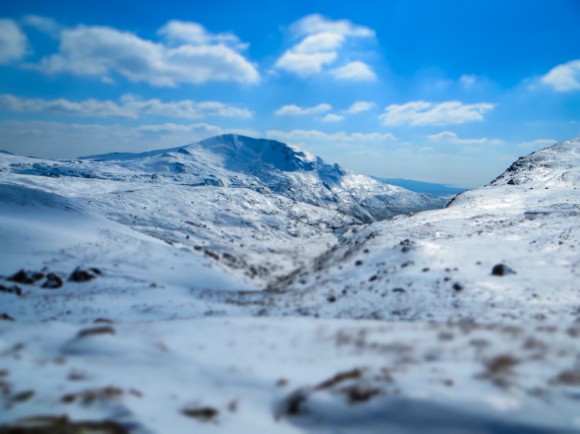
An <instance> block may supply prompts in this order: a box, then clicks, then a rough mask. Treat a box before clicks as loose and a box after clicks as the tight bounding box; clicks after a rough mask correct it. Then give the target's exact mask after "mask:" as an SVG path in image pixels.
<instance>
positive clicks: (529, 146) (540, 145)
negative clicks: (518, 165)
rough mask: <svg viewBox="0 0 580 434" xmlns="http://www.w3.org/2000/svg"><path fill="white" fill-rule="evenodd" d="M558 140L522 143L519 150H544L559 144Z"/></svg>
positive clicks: (538, 140)
mask: <svg viewBox="0 0 580 434" xmlns="http://www.w3.org/2000/svg"><path fill="white" fill-rule="evenodd" d="M557 142H558V141H557V140H556V139H536V140H532V141H529V142H524V143H520V144H519V145H518V147H519V148H524V149H534V150H536V149H543V148H546V147H548V146H552V145H553V144H555V143H557Z"/></svg>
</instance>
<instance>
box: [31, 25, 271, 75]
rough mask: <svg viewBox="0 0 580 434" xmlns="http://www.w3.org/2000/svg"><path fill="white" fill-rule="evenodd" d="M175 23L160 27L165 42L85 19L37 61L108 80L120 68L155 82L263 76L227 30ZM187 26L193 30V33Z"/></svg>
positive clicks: (50, 69) (122, 72)
mask: <svg viewBox="0 0 580 434" xmlns="http://www.w3.org/2000/svg"><path fill="white" fill-rule="evenodd" d="M172 23H173V24H172ZM176 23H177V22H170V23H169V24H168V25H167V26H164V27H162V28H161V30H160V31H159V32H160V34H161V35H162V36H164V37H165V38H166V43H163V42H153V41H149V40H146V39H142V38H140V37H138V36H136V35H134V34H133V33H130V32H122V31H119V30H117V29H113V28H110V27H99V26H84V25H80V26H77V27H74V28H70V29H65V30H63V31H62V32H61V35H60V47H59V52H58V53H56V54H53V55H51V56H48V57H45V58H44V59H42V61H41V63H40V65H37V66H36V67H37V68H39V69H40V70H41V71H43V72H46V73H60V72H68V73H72V74H75V75H87V76H97V77H100V78H104V79H105V80H107V79H111V75H112V74H116V75H120V76H122V77H125V78H126V79H128V80H130V81H133V82H145V83H149V84H151V85H154V86H177V85H178V84H181V83H193V84H202V83H206V82H208V81H235V82H240V83H256V82H258V81H259V79H260V76H259V73H258V71H257V69H256V67H255V66H254V65H253V64H251V63H250V62H249V61H248V60H247V59H246V58H245V57H244V56H242V55H241V54H240V53H239V52H238V50H237V49H238V48H239V43H238V42H236V44H234V45H235V47H232V46H229V45H226V43H225V40H224V39H228V37H226V36H224V34H218V35H212V34H209V33H207V32H205V30H204V29H203V27H201V26H199V25H196V24H195V23H189V24H191V25H192V26H190V27H188V26H187V24H188V23H184V22H178V23H179V24H176ZM195 26H197V28H198V30H199V32H198V33H199V34H198V38H197V39H195V38H194V37H193V36H192V35H191V33H194V32H193V31H192V28H193V27H195ZM186 30H190V34H189V36H188V35H187V34H186V33H187V32H186ZM226 35H227V34H226ZM231 37H233V35H231ZM185 39H188V41H187V42H184V40H185ZM230 39H231V38H230ZM220 40H221V42H220ZM194 42H195V43H194ZM229 42H232V41H231V40H230V41H229Z"/></svg>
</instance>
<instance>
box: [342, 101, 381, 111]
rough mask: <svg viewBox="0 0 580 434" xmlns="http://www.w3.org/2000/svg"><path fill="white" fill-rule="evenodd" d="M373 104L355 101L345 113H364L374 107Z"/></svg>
mask: <svg viewBox="0 0 580 434" xmlns="http://www.w3.org/2000/svg"><path fill="white" fill-rule="evenodd" d="M375 105H376V104H375V103H374V102H371V101H357V102H355V103H353V104H352V105H351V106H350V107H349V108H348V109H347V110H346V113H349V114H356V113H362V112H366V111H368V110H371V109H373V108H374V107H375Z"/></svg>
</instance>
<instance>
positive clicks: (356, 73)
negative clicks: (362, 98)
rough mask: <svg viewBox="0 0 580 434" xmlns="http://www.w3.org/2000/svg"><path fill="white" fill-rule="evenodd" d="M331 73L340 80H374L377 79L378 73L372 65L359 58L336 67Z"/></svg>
mask: <svg viewBox="0 0 580 434" xmlns="http://www.w3.org/2000/svg"><path fill="white" fill-rule="evenodd" d="M331 73H332V75H334V76H335V77H336V78H338V79H340V80H350V81H374V80H376V79H377V76H376V74H375V73H374V72H373V70H372V69H371V68H370V66H369V65H367V64H366V63H364V62H361V61H358V60H357V61H354V62H350V63H347V64H346V65H344V66H341V67H339V68H335V69H333V70H332V72H331Z"/></svg>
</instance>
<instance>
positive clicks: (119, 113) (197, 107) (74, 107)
mask: <svg viewBox="0 0 580 434" xmlns="http://www.w3.org/2000/svg"><path fill="white" fill-rule="evenodd" d="M0 108H2V109H4V110H9V111H13V112H39V113H48V114H66V115H75V116H85V117H103V118H109V117H113V118H114V117H117V118H132V119H136V118H138V117H140V116H142V115H156V116H166V117H175V118H183V119H204V118H207V117H230V118H242V119H244V118H245V119H248V118H251V117H252V116H253V114H252V112H251V111H250V110H248V109H246V108H240V107H236V106H232V105H229V104H225V103H222V102H218V101H201V102H197V101H192V100H180V101H168V102H164V101H161V100H159V99H147V100H144V99H141V98H139V97H136V96H134V95H124V96H122V97H121V98H120V99H119V101H112V100H97V99H86V100H82V101H71V100H68V99H65V98H58V99H42V98H22V97H18V96H14V95H9V94H3V95H0Z"/></svg>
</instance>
